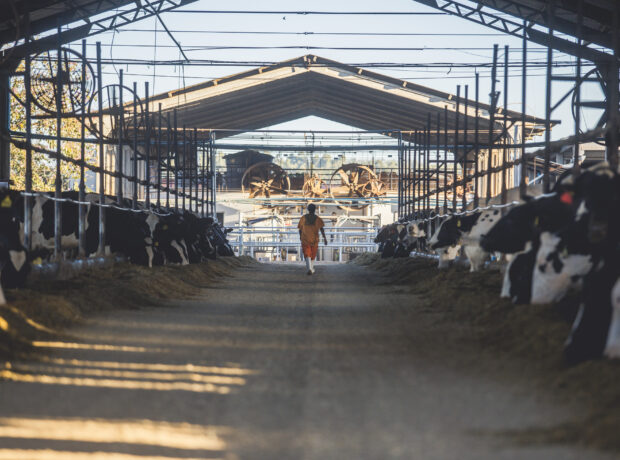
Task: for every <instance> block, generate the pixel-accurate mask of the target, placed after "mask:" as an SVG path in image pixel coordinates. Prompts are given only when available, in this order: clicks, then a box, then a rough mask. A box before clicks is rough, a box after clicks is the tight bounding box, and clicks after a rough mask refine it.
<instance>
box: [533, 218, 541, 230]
mask: <svg viewBox="0 0 620 460" xmlns="http://www.w3.org/2000/svg"><path fill="white" fill-rule="evenodd" d="M539 223H540V218H539V217H538V216H536V218H535V219H534V227H538V224H539Z"/></svg>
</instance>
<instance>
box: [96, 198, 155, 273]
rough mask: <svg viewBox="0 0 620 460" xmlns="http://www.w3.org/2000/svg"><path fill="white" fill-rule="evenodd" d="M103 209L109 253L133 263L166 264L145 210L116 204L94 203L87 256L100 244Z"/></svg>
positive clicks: (106, 250)
mask: <svg viewBox="0 0 620 460" xmlns="http://www.w3.org/2000/svg"><path fill="white" fill-rule="evenodd" d="M105 204H106V205H109V204H110V203H109V202H108V203H105ZM100 212H103V218H104V222H105V242H104V248H105V252H106V254H120V255H122V256H125V257H127V258H128V259H129V261H130V262H131V263H134V264H138V265H144V266H147V267H151V266H153V265H161V263H163V259H162V258H161V256H160V254H159V251H158V250H157V248H156V247H155V246H154V244H153V239H152V237H151V231H150V229H149V226H148V224H147V222H146V217H145V214H144V213H137V212H133V211H131V210H127V209H119V208H117V207H100V206H97V205H96V204H94V203H93V204H92V205H91V206H90V210H89V212H88V216H87V221H88V226H87V229H86V253H87V255H90V254H94V253H95V252H96V251H97V248H98V246H99V225H98V222H99V213H100Z"/></svg>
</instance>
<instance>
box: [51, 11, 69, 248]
mask: <svg viewBox="0 0 620 460" xmlns="http://www.w3.org/2000/svg"><path fill="white" fill-rule="evenodd" d="M60 37H61V27H60V22H59V23H58V43H57V55H56V184H55V193H54V196H55V198H56V200H55V201H54V257H55V258H56V259H57V260H59V259H60V253H61V250H62V246H61V243H62V239H61V238H62V207H61V205H62V203H61V202H60V199H61V198H62V175H61V169H60V167H61V165H62V163H61V160H60V156H61V154H62V142H61V139H62V91H63V90H62V86H63V72H62V42H61V39H60ZM67 65H69V64H68V63H67ZM67 70H68V69H67Z"/></svg>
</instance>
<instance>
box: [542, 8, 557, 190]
mask: <svg viewBox="0 0 620 460" xmlns="http://www.w3.org/2000/svg"><path fill="white" fill-rule="evenodd" d="M548 8H549V10H548V13H547V18H548V19H547V23H548V28H549V33H548V36H547V37H548V38H547V40H548V41H547V75H546V90H545V154H544V158H545V160H544V163H543V192H544V193H549V190H550V188H551V187H550V184H549V166H550V164H551V151H550V148H551V110H552V109H551V83H552V80H553V73H552V65H553V48H552V46H551V43H552V39H553V33H554V30H553V27H554V26H553V17H554V15H555V0H549V4H548Z"/></svg>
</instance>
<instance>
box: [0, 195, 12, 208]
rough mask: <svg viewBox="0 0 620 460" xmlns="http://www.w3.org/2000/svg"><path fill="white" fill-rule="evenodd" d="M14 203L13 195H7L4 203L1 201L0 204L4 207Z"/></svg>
mask: <svg viewBox="0 0 620 460" xmlns="http://www.w3.org/2000/svg"><path fill="white" fill-rule="evenodd" d="M12 205H13V202H12V201H11V197H10V196H8V195H7V196H5V197H4V200H2V203H0V206H1V207H3V208H10V207H11V206H12Z"/></svg>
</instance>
